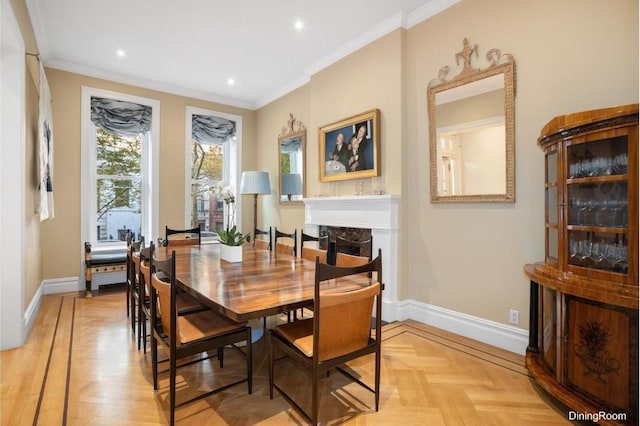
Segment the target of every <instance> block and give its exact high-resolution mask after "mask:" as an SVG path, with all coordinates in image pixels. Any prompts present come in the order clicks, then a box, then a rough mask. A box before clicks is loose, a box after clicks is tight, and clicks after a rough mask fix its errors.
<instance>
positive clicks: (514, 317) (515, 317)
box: [509, 309, 520, 325]
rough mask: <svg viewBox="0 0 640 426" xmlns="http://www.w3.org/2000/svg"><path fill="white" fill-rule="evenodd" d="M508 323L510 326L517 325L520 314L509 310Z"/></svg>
mask: <svg viewBox="0 0 640 426" xmlns="http://www.w3.org/2000/svg"><path fill="white" fill-rule="evenodd" d="M509 322H510V323H511V324H515V325H518V324H519V323H520V312H518V311H516V310H515V309H510V310H509Z"/></svg>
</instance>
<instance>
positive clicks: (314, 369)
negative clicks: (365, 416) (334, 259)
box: [269, 251, 384, 425]
mask: <svg viewBox="0 0 640 426" xmlns="http://www.w3.org/2000/svg"><path fill="white" fill-rule="evenodd" d="M373 272H376V273H377V275H376V276H377V280H378V282H376V283H375V284H373V285H372V286H370V287H366V288H363V289H360V290H355V291H351V292H344V293H340V294H335V293H333V294H322V293H321V292H320V283H321V282H322V281H326V280H332V279H336V278H340V277H345V276H348V275H355V274H363V273H364V274H370V273H373ZM381 280H382V256H381V252H380V251H378V256H377V257H376V258H375V259H374V260H373V261H371V262H369V263H367V264H366V265H363V266H357V267H352V268H340V267H336V266H331V265H325V264H322V263H320V262H319V260H318V259H316V276H315V288H314V317H313V318H311V319H306V320H301V321H298V322H294V323H291V324H282V325H278V326H276V327H274V328H273V329H272V330H270V332H269V397H270V398H271V399H273V389H274V388H275V389H277V390H278V392H279V393H280V394H281V395H282V396H283V397H284V398H285V399H286V400H287V401H288V402H289V403H290V404H291V405H292V406H293V407H295V408H296V409H297V410H298V411H299V412H300V413H301V414H302V415H303V416H304V417H306V418H307V420H309V421H310V422H311V423H312V424H314V425H315V424H317V423H318V409H319V395H318V392H319V390H318V387H319V382H320V378H321V377H322V376H323V374H325V373H328V372H329V370H331V369H333V368H336V370H337V371H339V372H340V373H342V374H344V375H345V376H347V377H349V378H350V379H352V380H354V381H355V382H356V383H358V384H360V385H361V386H363V387H364V388H366V389H368V390H369V391H371V392H373V393H374V395H375V409H376V411H378V408H379V402H380V363H381V347H382V346H381V327H382V289H383V288H384V285H383V284H382V283H381ZM359 292H361V293H359ZM369 292H370V293H371V294H369ZM374 296H375V336H372V334H371V325H370V324H371V319H370V318H369V317H368V318H367V320H368V321H369V322H368V324H365V326H366V327H367V328H368V330H369V337H368V339H367V342H366V343H365V344H363V345H361V346H356V347H351V348H349V350H348V352H346V353H342V352H336V354H337V355H336V356H335V357H333V358H331V357H330V356H331V355H326V350H327V349H326V347H323V345H322V343H323V342H321V333H327V332H323V331H322V330H321V328H320V324H321V323H322V315H325V314H329V312H328V311H324V310H323V309H331V308H334V307H335V305H334V303H336V299H338V298H350V299H357V298H359V297H363V298H365V299H366V298H369V297H374ZM323 303H326V308H323ZM310 323H312V324H310ZM310 329H311V330H313V331H312V334H313V337H312V339H313V347H312V352H313V353H312V355H311V356H309V355H308V353H305V352H303V351H302V349H300V346H298V345H296V344H295V343H294V342H296V343H298V344H300V343H299V342H300V341H301V339H304V338H306V339H307V341H308V338H309V330H310ZM331 333H335V330H332V331H331ZM327 334H329V333H327ZM322 339H325V337H322ZM329 347H331V348H332V350H335V349H337V348H336V347H335V346H329ZM276 349H278V350H280V351H281V352H282V353H284V355H285V357H283V358H287V357H288V358H290V359H291V360H292V361H293V362H294V363H295V365H297V366H300V367H302V368H303V369H305V370H306V371H308V372H310V373H311V380H312V384H311V392H312V394H311V415H309V414H308V413H306V412H305V411H304V410H303V409H302V408H301V407H300V406H299V405H298V404H297V403H296V402H295V401H294V400H293V399H292V398H291V397H290V396H289V395H288V394H287V393H286V392H285V391H284V390H283V389H282V388H281V387H280V386H278V385H277V384H275V380H274V363H275V361H276V359H275V350H276ZM321 351H323V353H322V354H321ZM372 353H373V354H375V367H374V369H375V371H374V376H375V377H374V382H375V383H374V385H373V386H374V387H373V388H371V387H370V386H369V385H367V384H366V383H364V382H362V381H361V380H360V379H358V378H357V377H355V376H353V375H352V374H350V373H349V372H347V371H346V370H344V369H342V368H340V366H341V365H342V364H344V363H345V362H347V361H350V360H353V359H356V358H359V357H362V356H364V355H367V354H372ZM283 358H280V359H283ZM280 359H279V360H280Z"/></svg>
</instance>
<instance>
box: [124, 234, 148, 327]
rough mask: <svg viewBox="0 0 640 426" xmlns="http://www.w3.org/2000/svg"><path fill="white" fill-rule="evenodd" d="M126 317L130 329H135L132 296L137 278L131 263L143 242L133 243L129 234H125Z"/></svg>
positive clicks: (134, 307)
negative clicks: (129, 319) (129, 318)
mask: <svg viewBox="0 0 640 426" xmlns="http://www.w3.org/2000/svg"><path fill="white" fill-rule="evenodd" d="M126 241H127V296H126V299H127V317H131V328H132V329H133V328H134V327H135V325H134V324H135V312H136V305H135V298H134V296H133V292H134V291H136V288H137V285H138V284H137V280H138V276H137V273H136V268H135V264H134V263H133V255H134V253H136V252H138V251H140V246H141V245H142V244H144V243H143V241H144V240H142V239H141V240H140V241H133V236H132V235H131V233H129V234H127V238H126Z"/></svg>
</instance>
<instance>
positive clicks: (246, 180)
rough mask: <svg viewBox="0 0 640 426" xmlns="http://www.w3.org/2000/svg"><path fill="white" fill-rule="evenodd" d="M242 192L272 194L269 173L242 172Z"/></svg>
mask: <svg viewBox="0 0 640 426" xmlns="http://www.w3.org/2000/svg"><path fill="white" fill-rule="evenodd" d="M240 193H241V194H271V185H269V173H267V172H254V171H251V172H242V178H241V179H240Z"/></svg>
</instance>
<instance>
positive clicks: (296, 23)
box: [293, 19, 304, 31]
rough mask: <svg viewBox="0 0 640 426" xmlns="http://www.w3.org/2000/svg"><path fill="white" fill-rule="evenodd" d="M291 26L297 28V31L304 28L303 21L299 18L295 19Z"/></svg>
mask: <svg viewBox="0 0 640 426" xmlns="http://www.w3.org/2000/svg"><path fill="white" fill-rule="evenodd" d="M293 27H294V28H295V29H296V30H298V31H302V30H303V29H304V22H302V21H301V20H299V19H298V20H297V21H296V22H295V23H294V24H293Z"/></svg>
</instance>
